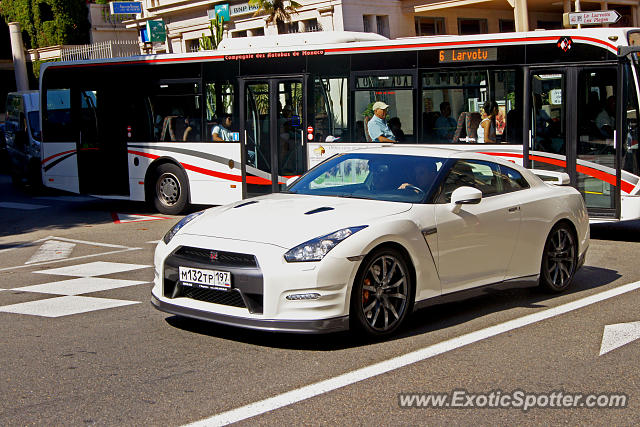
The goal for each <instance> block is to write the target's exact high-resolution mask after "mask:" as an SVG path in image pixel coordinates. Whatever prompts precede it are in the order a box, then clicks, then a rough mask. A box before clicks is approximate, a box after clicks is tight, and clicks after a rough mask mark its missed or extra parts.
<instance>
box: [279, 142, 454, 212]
mask: <svg viewBox="0 0 640 427" xmlns="http://www.w3.org/2000/svg"><path fill="white" fill-rule="evenodd" d="M444 162H445V159H443V158H439V157H424V156H406V155H393V154H365V153H359V154H353V153H350V154H342V155H337V156H335V157H333V158H331V159H329V160H327V161H326V162H324V163H322V164H320V165H318V166H317V167H315V168H314V169H312V170H310V171H309V172H308V173H306V174H305V175H303V176H302V177H301V178H300V179H299V180H297V181H296V182H295V183H294V184H293V185H292V186H291V187H290V188H288V189H287V190H288V191H287V192H288V193H293V194H308V195H315V196H335V197H354V198H360V199H370V200H385V201H392V202H404V203H421V202H423V201H425V200H426V199H427V196H428V195H429V194H430V193H431V191H432V189H433V186H434V183H435V182H436V178H437V176H438V173H439V172H440V170H441V169H442V165H443V164H444Z"/></svg>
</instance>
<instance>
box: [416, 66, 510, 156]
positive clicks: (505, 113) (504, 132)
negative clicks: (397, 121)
mask: <svg viewBox="0 0 640 427" xmlns="http://www.w3.org/2000/svg"><path fill="white" fill-rule="evenodd" d="M421 79H422V93H421V97H422V100H421V117H420V119H421V133H420V138H419V142H421V143H430V144H450V143H454V144H459V143H475V142H477V141H478V127H479V126H480V123H481V121H482V119H483V114H484V110H483V104H484V103H485V102H486V101H495V102H496V104H497V105H498V110H497V114H494V115H493V116H490V117H489V119H490V126H491V128H490V134H491V136H490V138H486V140H485V141H484V142H485V143H489V142H496V143H509V144H521V143H522V117H521V116H522V108H521V106H520V104H521V102H520V98H521V96H519V91H518V87H517V84H516V82H517V81H519V80H518V79H516V71H515V70H481V69H478V70H470V71H458V70H456V71H454V70H446V71H445V70H442V71H428V72H424V73H422V75H421ZM487 116H488V115H487ZM494 135H495V137H494Z"/></svg>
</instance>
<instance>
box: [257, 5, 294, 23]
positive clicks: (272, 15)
mask: <svg viewBox="0 0 640 427" xmlns="http://www.w3.org/2000/svg"><path fill="white" fill-rule="evenodd" d="M249 4H250V5H252V6H258V7H259V9H258V10H256V13H254V16H255V15H259V14H261V13H264V14H266V15H268V16H267V23H269V24H270V23H273V22H275V23H276V25H277V24H283V23H285V22H291V16H292V15H295V14H297V13H298V11H297V9H299V8H300V7H302V5H301V4H300V3H298V2H295V1H293V0H291V1H289V2H287V1H285V0H273V1H269V0H249Z"/></svg>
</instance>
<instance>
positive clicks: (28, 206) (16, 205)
mask: <svg viewBox="0 0 640 427" xmlns="http://www.w3.org/2000/svg"><path fill="white" fill-rule="evenodd" d="M48 207H49V206H46V205H36V204H33V203H15V202H0V208H6V209H20V210H24V211H32V210H36V209H44V208H48Z"/></svg>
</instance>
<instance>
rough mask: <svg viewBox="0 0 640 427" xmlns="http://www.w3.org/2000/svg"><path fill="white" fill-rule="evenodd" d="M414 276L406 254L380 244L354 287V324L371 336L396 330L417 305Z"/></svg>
mask: <svg viewBox="0 0 640 427" xmlns="http://www.w3.org/2000/svg"><path fill="white" fill-rule="evenodd" d="M413 287H414V285H413V279H412V276H411V273H410V270H409V265H408V264H407V261H406V259H405V257H404V256H403V255H402V254H401V253H400V252H399V251H397V250H396V249H393V248H380V249H377V250H375V251H373V252H372V253H371V254H369V255H368V256H367V257H366V258H365V259H364V261H363V263H362V265H361V267H360V271H359V272H358V274H357V275H356V280H355V282H354V285H353V289H352V291H351V307H350V308H351V310H350V314H349V315H350V319H349V320H350V323H351V328H352V329H355V330H359V331H361V332H364V333H365V334H366V335H368V336H370V337H384V336H388V335H391V334H393V333H394V332H395V331H396V330H397V329H398V328H399V327H400V326H401V325H402V323H403V322H404V320H405V319H406V317H407V314H408V313H409V312H410V310H411V309H412V307H413V295H414V290H413Z"/></svg>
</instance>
